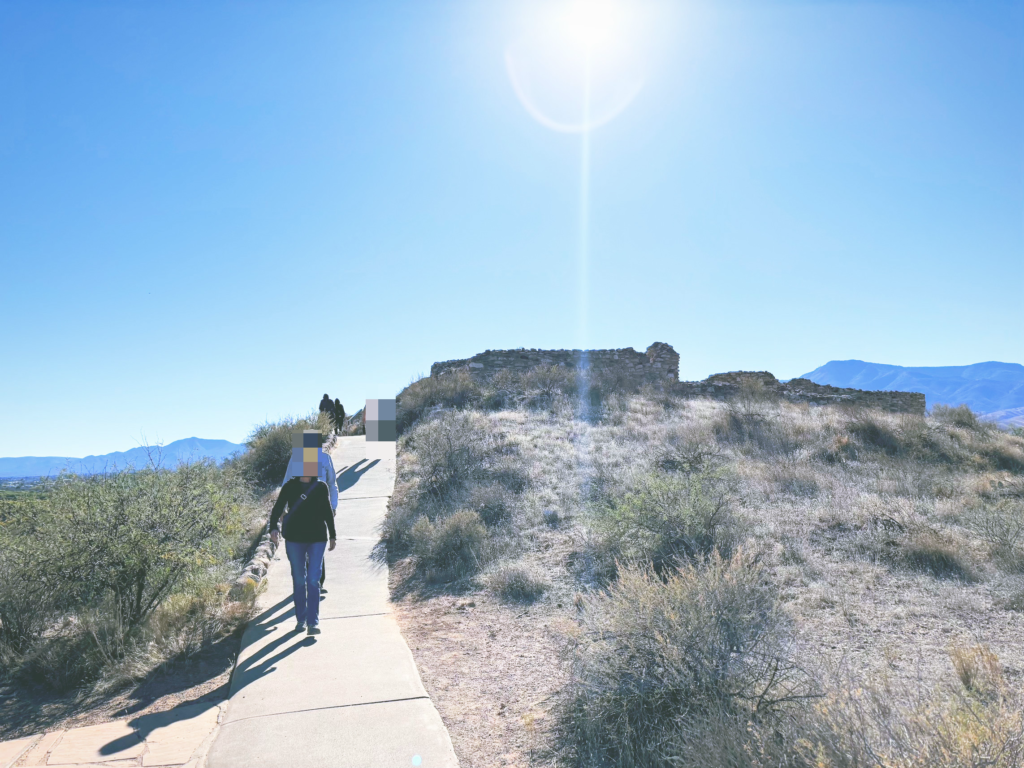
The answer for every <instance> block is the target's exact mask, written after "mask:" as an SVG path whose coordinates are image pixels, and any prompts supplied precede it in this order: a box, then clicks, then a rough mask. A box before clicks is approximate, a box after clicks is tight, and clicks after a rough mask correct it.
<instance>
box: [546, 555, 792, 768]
mask: <svg viewBox="0 0 1024 768" xmlns="http://www.w3.org/2000/svg"><path fill="white" fill-rule="evenodd" d="M581 621H582V626H581V627H579V628H578V629H577V630H573V631H572V633H571V634H570V635H569V637H568V638H567V645H566V649H565V652H564V653H565V659H566V661H567V662H568V664H569V669H570V679H569V682H568V684H567V685H566V687H565V688H564V689H563V690H562V691H561V694H560V699H559V703H558V705H557V707H556V724H555V727H554V733H555V737H556V738H555V742H556V744H557V747H556V750H557V752H558V754H559V756H560V758H561V759H562V761H563V762H564V764H566V765H571V766H579V767H580V768H583V766H588V767H589V766H597V765H600V766H622V767H623V768H625V767H627V766H629V767H630V768H632V767H637V768H639V767H640V766H645V767H646V766H651V767H653V768H662V767H664V768H668V766H676V765H716V766H717V765H726V764H729V765H733V764H736V765H751V766H752V765H755V764H757V763H756V762H755V761H754V760H745V761H744V762H740V763H726V762H721V763H719V762H717V761H714V762H709V758H711V755H710V754H709V750H710V751H713V752H716V753H719V754H722V753H728V754H732V755H742V754H743V753H744V752H746V751H749V750H756V749H760V748H762V747H764V746H765V744H764V742H765V741H767V742H768V746H769V747H770V746H771V744H772V743H773V739H772V738H771V735H772V733H773V731H774V729H775V728H776V727H778V726H780V725H781V721H782V719H783V714H782V713H784V712H785V710H786V708H787V707H788V706H789V705H790V704H793V703H795V702H797V701H799V700H800V699H801V697H803V696H805V695H807V688H806V686H805V680H804V678H803V676H802V674H801V673H800V671H799V669H798V668H797V667H796V666H795V665H794V664H793V662H792V661H791V660H790V659H789V656H788V655H787V652H786V642H785V636H786V626H787V624H786V620H785V618H784V615H783V614H782V613H780V612H779V610H778V608H777V603H776V597H775V592H774V589H773V588H772V587H771V585H770V584H769V583H768V582H767V581H766V579H765V575H764V573H763V571H762V570H761V569H760V567H759V566H758V565H757V564H756V562H755V561H754V560H753V558H751V557H749V556H747V555H746V554H744V553H743V552H737V553H736V555H734V556H733V557H732V558H731V559H728V560H726V559H723V558H721V557H720V556H718V555H717V553H716V554H712V555H711V556H710V557H709V558H708V559H706V560H705V561H703V562H702V563H700V564H699V565H696V566H694V565H688V566H685V567H683V568H681V569H679V570H678V571H673V572H670V573H669V572H666V573H665V574H663V575H662V576H660V577H659V576H658V575H657V574H655V573H654V572H653V571H652V570H651V569H650V568H628V567H627V568H623V569H622V570H621V573H620V577H619V579H618V581H616V582H615V583H614V584H612V585H611V587H610V588H609V590H608V592H607V593H597V594H595V595H594V596H592V597H591V598H589V599H587V600H586V601H585V610H584V611H583V612H582V614H581ZM765 735H767V736H768V738H767V739H762V737H763V736H765ZM758 745H760V746H758ZM762 756H763V755H762ZM712 759H714V758H712Z"/></svg>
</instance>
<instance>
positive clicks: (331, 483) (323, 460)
mask: <svg viewBox="0 0 1024 768" xmlns="http://www.w3.org/2000/svg"><path fill="white" fill-rule="evenodd" d="M312 434H315V435H317V437H318V440H322V439H323V437H322V436H321V435H319V433H317V432H315V431H313V430H308V431H306V432H301V433H297V434H296V435H294V436H293V441H294V439H295V438H298V436H299V435H312ZM293 454H294V449H293ZM305 471H306V470H305V469H304V462H303V457H302V456H301V455H293V456H292V459H291V461H289V462H288V469H287V470H286V471H285V473H284V480H282V481H281V490H282V492H283V491H284V486H285V485H286V484H287V483H288V481H289V480H291V479H292V478H294V477H299V476H301V475H302V474H303V473H305ZM317 477H318V478H319V479H320V480H322V481H323V482H324V483H326V484H327V492H328V494H329V495H330V500H331V511H332V513H335V514H336V513H337V510H338V480H337V477H336V475H335V474H334V462H333V461H332V460H331V456H330V454H328V453H324V452H323V451H322V450H321V451H318V452H317ZM279 498H280V497H279ZM326 579H327V568H326V566H324V565H321V566H320V591H321V592H323V593H324V594H327V588H326V587H325V586H324V582H325V581H326Z"/></svg>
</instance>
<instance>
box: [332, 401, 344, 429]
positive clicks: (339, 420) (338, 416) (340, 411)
mask: <svg viewBox="0 0 1024 768" xmlns="http://www.w3.org/2000/svg"><path fill="white" fill-rule="evenodd" d="M344 428H345V406H344V405H342V404H341V400H339V399H338V398H334V432H335V433H336V434H339V435H340V434H341V430H343V429H344Z"/></svg>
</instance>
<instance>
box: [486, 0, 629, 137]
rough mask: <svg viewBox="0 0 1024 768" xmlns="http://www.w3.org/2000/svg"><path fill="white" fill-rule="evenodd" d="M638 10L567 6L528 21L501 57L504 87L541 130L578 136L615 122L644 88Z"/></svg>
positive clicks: (606, 3) (611, 1)
mask: <svg viewBox="0 0 1024 768" xmlns="http://www.w3.org/2000/svg"><path fill="white" fill-rule="evenodd" d="M637 8H638V7H637V6H636V5H635V4H633V5H628V6H627V5H625V4H623V3H622V2H621V0H620V2H616V1H615V0H569V2H566V3H563V4H559V5H551V6H547V7H546V8H545V10H544V11H543V12H538V13H537V14H536V16H534V17H533V18H531V19H527V23H526V24H525V28H526V29H525V34H522V35H521V36H520V37H518V38H517V39H515V40H513V41H512V42H511V43H510V44H509V46H508V48H507V49H506V51H505V63H506V67H507V70H508V75H509V80H510V81H511V83H512V87H513V89H514V90H515V92H516V95H517V96H518V97H519V100H520V102H521V103H522V105H523V107H525V109H526V111H527V112H528V113H529V114H530V115H531V116H533V117H534V118H535V119H536V120H537V121H538V122H539V123H541V124H542V125H545V126H547V127H548V128H551V129H552V130H556V131H562V132H566V133H580V132H583V131H589V130H592V129H594V128H597V127H598V126H600V125H603V124H605V123H607V122H609V121H610V120H612V119H613V118H615V117H616V116H617V115H619V114H620V113H621V112H622V111H623V110H624V109H625V108H626V107H627V106H628V105H629V103H630V102H631V101H632V100H633V98H634V97H635V96H636V95H637V93H639V92H640V89H641V87H642V86H643V83H644V70H645V63H644V55H645V48H644V46H643V45H641V42H642V37H643V36H642V34H640V32H639V28H640V26H642V25H640V24H639V23H638V18H639V12H638V10H637Z"/></svg>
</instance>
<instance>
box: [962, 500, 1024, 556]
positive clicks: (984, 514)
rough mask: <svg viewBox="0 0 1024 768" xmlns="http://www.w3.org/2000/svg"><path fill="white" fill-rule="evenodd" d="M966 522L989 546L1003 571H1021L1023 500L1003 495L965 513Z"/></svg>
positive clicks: (1023, 546) (1023, 535)
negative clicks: (1004, 569)
mask: <svg viewBox="0 0 1024 768" xmlns="http://www.w3.org/2000/svg"><path fill="white" fill-rule="evenodd" d="M964 522H965V523H966V525H967V526H968V527H969V528H970V529H971V530H972V531H973V532H974V533H975V534H976V535H977V536H978V537H979V538H981V539H982V540H983V541H985V542H987V543H988V545H989V546H990V547H991V552H992V556H993V559H994V560H995V561H996V562H998V563H1000V564H1001V565H1003V567H1005V568H1006V569H1007V570H1009V571H1012V572H1019V571H1021V570H1024V501H1021V500H1020V499H1016V498H1012V497H1011V498H1003V499H999V500H998V501H995V502H994V503H989V504H985V503H983V504H978V505H976V506H974V507H973V508H971V509H968V510H967V511H966V512H965V521H964Z"/></svg>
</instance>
